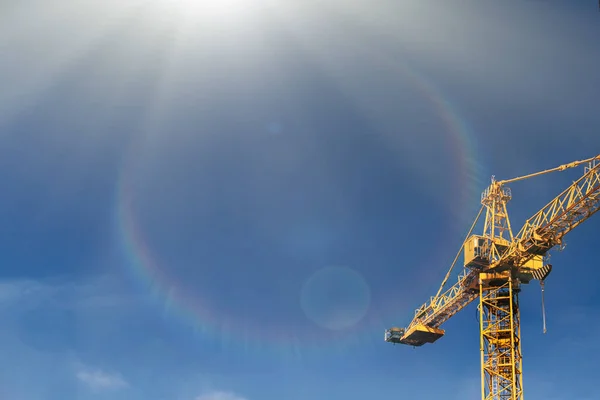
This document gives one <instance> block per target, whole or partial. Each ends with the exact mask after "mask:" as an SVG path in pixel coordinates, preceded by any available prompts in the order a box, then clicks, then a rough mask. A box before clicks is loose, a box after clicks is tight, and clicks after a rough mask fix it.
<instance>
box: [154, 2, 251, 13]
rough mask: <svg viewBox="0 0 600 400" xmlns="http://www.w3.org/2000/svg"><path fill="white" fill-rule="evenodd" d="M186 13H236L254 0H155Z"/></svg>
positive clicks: (244, 9) (247, 6) (245, 8)
mask: <svg viewBox="0 0 600 400" xmlns="http://www.w3.org/2000/svg"><path fill="white" fill-rule="evenodd" d="M155 1H158V2H162V3H164V4H165V5H167V6H168V7H173V8H174V9H176V11H178V12H182V13H184V14H188V15H204V16H209V15H212V16H214V15H238V14H240V12H243V11H246V10H247V9H248V8H249V7H250V6H251V5H252V3H253V2H256V0H254V1H252V0H155Z"/></svg>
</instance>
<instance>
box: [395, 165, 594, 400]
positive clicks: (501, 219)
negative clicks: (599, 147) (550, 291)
mask: <svg viewBox="0 0 600 400" xmlns="http://www.w3.org/2000/svg"><path fill="white" fill-rule="evenodd" d="M582 164H586V166H585V168H584V174H583V175H582V176H581V177H580V178H579V179H578V180H577V181H575V182H573V184H572V185H570V186H569V187H568V188H567V189H565V190H564V191H563V192H562V193H560V194H559V195H558V196H556V197H555V198H554V199H553V200H551V201H550V202H549V203H548V204H547V205H546V206H544V207H543V208H542V209H540V210H539V211H538V212H537V213H535V214H534V215H533V216H531V217H530V218H529V219H528V220H527V221H526V222H525V224H524V225H523V227H522V228H521V229H520V231H519V232H518V233H517V234H516V235H513V232H512V228H511V224H510V219H509V217H508V212H507V203H508V202H509V201H510V200H511V198H512V194H511V190H510V188H508V187H506V186H505V185H506V184H507V183H512V182H517V181H521V180H524V179H529V178H533V177H535V176H539V175H543V174H547V173H551V172H555V171H563V170H565V169H568V168H573V167H577V166H579V165H582ZM481 204H482V209H481V210H480V212H479V214H478V215H477V217H476V219H475V221H474V222H473V225H472V227H471V229H470V230H469V233H468V234H467V238H466V239H465V241H464V243H463V245H462V246H461V249H460V250H459V252H458V254H457V257H456V258H455V260H454V262H453V263H452V266H451V267H450V271H448V274H447V275H446V278H445V279H444V281H443V282H442V285H441V287H440V290H439V291H438V293H437V294H436V295H435V296H433V297H431V298H430V300H429V301H428V302H426V303H425V304H423V305H422V306H421V307H419V308H418V309H417V310H416V311H415V315H414V318H413V320H412V321H411V323H410V324H409V325H408V327H407V328H391V329H388V330H386V331H385V341H386V342H391V343H401V344H407V345H412V346H417V347H418V346H422V345H423V344H425V343H433V342H435V341H436V340H438V339H439V338H440V337H442V336H443V335H444V333H445V332H444V330H442V329H440V326H441V325H442V324H443V323H444V322H446V321H447V320H448V319H450V318H451V317H452V316H453V315H455V314H457V313H458V312H459V311H461V310H462V309H463V308H465V307H466V306H467V305H469V304H470V303H471V302H473V301H474V300H476V299H479V305H478V311H479V325H480V326H479V330H480V351H481V391H482V399H483V400H492V399H494V400H495V399H501V400H522V399H523V377H522V353H521V329H520V315H519V292H520V291H521V285H522V284H528V283H529V282H530V281H531V280H534V279H535V280H538V281H540V283H541V284H542V290H543V283H544V280H545V279H546V277H547V276H548V275H549V274H550V272H551V270H552V265H550V264H548V263H547V258H548V257H547V254H548V252H549V251H550V250H551V249H552V248H554V247H555V246H562V245H563V238H564V236H565V235H566V234H567V233H569V232H570V231H572V230H573V229H575V228H576V227H577V226H579V225H580V224H581V223H583V222H584V221H586V220H587V219H588V218H590V217H591V216H592V215H593V214H594V213H596V212H597V211H598V210H600V155H598V156H596V157H593V158H589V159H586V160H582V161H575V162H572V163H569V164H564V165H561V166H559V167H556V168H552V169H548V170H545V171H540V172H536V173H533V174H529V175H525V176H521V177H518V178H514V179H509V180H504V181H497V180H496V179H495V178H494V177H492V181H491V184H490V186H489V187H488V188H486V189H485V191H484V192H483V193H482V194H481ZM483 210H485V222H484V228H483V233H482V235H474V234H472V231H473V228H474V227H475V225H476V224H477V221H478V220H479V217H480V216H481V214H482V211H483ZM461 253H463V255H464V269H463V271H462V272H461V273H460V274H459V276H458V282H457V283H456V284H454V285H453V286H451V287H450V288H448V289H447V290H446V291H444V292H442V290H443V288H444V286H445V284H446V281H447V280H448V278H449V276H450V273H451V271H452V269H453V267H454V265H455V263H456V261H457V260H458V257H459V256H460V254H461ZM544 329H545V327H544Z"/></svg>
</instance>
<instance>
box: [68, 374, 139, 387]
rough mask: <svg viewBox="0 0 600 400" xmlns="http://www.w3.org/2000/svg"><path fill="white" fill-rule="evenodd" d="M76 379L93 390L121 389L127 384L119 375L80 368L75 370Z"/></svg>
mask: <svg viewBox="0 0 600 400" xmlns="http://www.w3.org/2000/svg"><path fill="white" fill-rule="evenodd" d="M77 379H79V380H80V381H81V382H83V383H85V384H86V385H88V386H89V387H90V388H92V389H94V390H101V389H121V388H124V387H127V386H129V385H128V383H127V382H126V381H125V380H124V379H123V378H122V377H121V375H119V374H114V373H107V372H104V371H101V370H80V371H78V372H77Z"/></svg>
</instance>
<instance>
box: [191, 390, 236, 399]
mask: <svg viewBox="0 0 600 400" xmlns="http://www.w3.org/2000/svg"><path fill="white" fill-rule="evenodd" d="M196 400H247V399H246V398H245V397H240V396H238V395H237V394H234V393H231V392H222V391H214V392H210V393H206V394H203V395H201V396H198V397H196Z"/></svg>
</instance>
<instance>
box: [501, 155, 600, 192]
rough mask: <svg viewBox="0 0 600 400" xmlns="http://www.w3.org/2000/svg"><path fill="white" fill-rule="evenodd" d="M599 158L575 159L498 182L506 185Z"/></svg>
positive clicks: (598, 156) (599, 157)
mask: <svg viewBox="0 0 600 400" xmlns="http://www.w3.org/2000/svg"><path fill="white" fill-rule="evenodd" d="M599 159H600V155H597V156H596V157H590V158H588V159H585V160H580V161H573V162H570V163H568V164H563V165H560V166H558V167H555V168H550V169H546V170H544V171H539V172H534V173H533V174H528V175H523V176H519V177H517V178H512V179H505V180H503V181H499V182H498V184H500V185H504V184H506V183H513V182H517V181H522V180H523V179H528V178H533V177H535V176H539V175H544V174H548V173H550V172H557V171H564V170H566V169H569V168H575V167H577V166H579V165H581V164H585V163H588V162H592V161H594V160H599Z"/></svg>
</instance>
